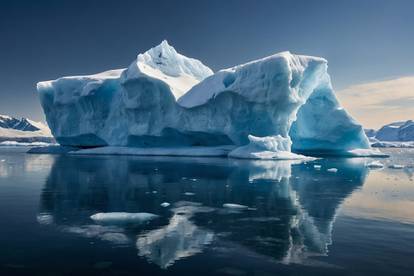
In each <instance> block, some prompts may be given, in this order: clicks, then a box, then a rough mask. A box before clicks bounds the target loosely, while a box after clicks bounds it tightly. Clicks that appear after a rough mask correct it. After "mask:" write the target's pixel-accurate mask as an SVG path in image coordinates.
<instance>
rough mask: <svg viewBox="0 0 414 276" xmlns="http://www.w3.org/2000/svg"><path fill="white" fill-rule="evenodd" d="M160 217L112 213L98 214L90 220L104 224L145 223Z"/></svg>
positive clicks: (145, 214)
mask: <svg viewBox="0 0 414 276" xmlns="http://www.w3.org/2000/svg"><path fill="white" fill-rule="evenodd" d="M157 217H158V215H155V214H151V213H126V212H111V213H97V214H94V215H92V216H90V218H91V219H92V220H94V221H96V222H102V223H116V224H118V223H143V222H147V221H150V220H153V219H155V218H157Z"/></svg>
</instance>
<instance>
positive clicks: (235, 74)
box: [37, 41, 369, 158]
mask: <svg viewBox="0 0 414 276" xmlns="http://www.w3.org/2000/svg"><path fill="white" fill-rule="evenodd" d="M37 87H38V91H39V96H40V100H41V103H42V106H43V109H44V111H45V114H46V118H47V121H48V124H49V126H50V128H51V130H52V133H53V135H54V136H55V137H56V139H57V141H58V142H59V143H60V144H62V145H70V146H78V147H96V146H106V145H111V146H129V147H172V146H217V145H235V146H244V147H243V148H242V149H239V150H238V151H237V152H236V153H237V154H234V155H235V157H253V158H261V157H260V156H259V157H257V155H254V154H253V156H252V154H251V152H252V150H253V151H255V150H256V151H260V150H261V149H263V148H264V149H266V151H268V152H272V151H273V152H280V151H282V152H290V151H291V149H293V150H294V151H297V152H321V151H323V152H329V153H331V152H334V153H343V152H347V151H350V150H353V149H357V148H365V149H366V148H369V143H368V140H367V138H366V136H365V134H364V132H363V129H362V127H361V126H360V125H359V124H358V123H356V122H355V121H354V120H353V119H352V118H351V117H350V116H349V115H348V114H347V113H346V111H345V110H343V109H342V108H341V107H340V105H339V103H338V101H337V99H336V97H335V95H334V92H333V89H332V86H331V82H330V78H329V75H328V73H327V62H326V60H324V59H322V58H317V57H309V56H299V55H293V54H291V53H289V52H283V53H279V54H276V55H273V56H269V57H266V58H263V59H260V60H256V61H252V62H249V63H246V64H243V65H239V66H235V67H233V68H230V69H225V70H221V71H219V72H217V73H215V74H213V72H212V71H211V70H210V69H209V68H208V67H206V66H205V65H203V64H202V63H201V62H200V61H198V60H195V59H191V58H187V57H185V56H183V55H181V54H178V53H177V52H176V51H175V49H174V48H173V47H171V46H170V45H168V43H167V42H166V41H163V42H162V43H161V44H160V45H158V46H157V47H154V48H152V49H150V50H149V51H147V52H145V53H144V54H139V55H138V57H137V59H136V60H135V61H134V62H133V63H132V64H131V65H130V66H129V67H128V68H127V69H121V70H114V71H108V72H104V73H101V74H97V75H91V76H79V77H64V78H60V79H57V80H54V81H46V82H40V83H38V86H37ZM244 151H247V152H244ZM255 156H256V157H255ZM266 156H269V155H266ZM271 158H275V156H273V157H271ZM276 158H278V156H276Z"/></svg>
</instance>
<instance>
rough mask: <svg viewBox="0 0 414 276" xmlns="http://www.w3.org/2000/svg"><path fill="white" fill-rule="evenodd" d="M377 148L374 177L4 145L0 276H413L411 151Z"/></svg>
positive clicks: (280, 165)
mask: <svg viewBox="0 0 414 276" xmlns="http://www.w3.org/2000/svg"><path fill="white" fill-rule="evenodd" d="M388 152H389V153H391V155H392V157H391V158H389V159H383V160H380V161H381V162H383V163H384V164H385V165H386V168H384V169H382V170H369V169H367V168H366V166H365V163H366V162H369V159H333V158H331V159H320V160H316V161H313V162H307V163H295V162H287V161H284V162H275V161H243V160H229V159H224V158H221V159H215V158H160V157H159V158H155V157H151V158H144V157H131V156H124V157H122V156H79V157H76V156H59V155H30V154H25V153H24V151H23V150H20V152H17V151H16V150H15V149H13V150H11V149H4V148H2V149H0V221H1V224H0V275H412V273H413V271H414V262H413V261H412V260H413V256H414V182H413V171H414V169H413V168H412V167H410V165H413V164H414V151H413V150H411V151H410V150H388ZM392 163H394V164H396V163H398V164H403V165H406V168H405V169H399V170H397V169H389V168H387V165H388V164H392ZM314 165H320V166H321V167H320V168H318V166H316V167H314ZM407 165H408V166H407ZM329 168H336V169H338V171H337V172H332V171H327V169H329ZM163 202H168V203H170V206H168V207H161V206H160V205H161V203H163ZM229 203H231V204H239V205H243V206H246V207H244V208H243V207H240V206H239V208H228V207H224V206H228V205H225V204H229ZM223 205H224V206H223ZM230 207H231V206H230ZM98 212H131V213H137V212H148V213H153V214H157V215H159V217H158V218H156V219H154V220H152V221H148V222H142V223H117V224H100V223H98V222H95V221H93V220H92V219H91V218H90V216H91V215H93V214H95V213H98Z"/></svg>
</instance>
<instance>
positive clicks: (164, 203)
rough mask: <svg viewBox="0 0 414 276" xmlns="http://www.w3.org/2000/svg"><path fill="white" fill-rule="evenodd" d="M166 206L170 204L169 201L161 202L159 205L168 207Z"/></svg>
mask: <svg viewBox="0 0 414 276" xmlns="http://www.w3.org/2000/svg"><path fill="white" fill-rule="evenodd" d="M168 206H170V203H168V202H163V203H161V207H164V208H165V207H168Z"/></svg>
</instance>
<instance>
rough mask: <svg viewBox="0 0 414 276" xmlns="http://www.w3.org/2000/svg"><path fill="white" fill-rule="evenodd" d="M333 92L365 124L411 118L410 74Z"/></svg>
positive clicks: (412, 88) (412, 81) (413, 109)
mask: <svg viewBox="0 0 414 276" xmlns="http://www.w3.org/2000/svg"><path fill="white" fill-rule="evenodd" d="M336 95H337V97H338V99H339V101H340V102H341V104H342V105H343V107H344V108H345V109H346V110H347V111H348V112H349V113H350V114H351V115H352V116H353V117H354V118H355V119H356V120H357V121H358V122H360V123H361V124H362V125H363V126H364V127H365V128H374V129H378V128H379V127H381V126H383V125H385V124H388V123H391V122H395V121H405V120H410V119H411V120H413V119H414V76H408V77H401V78H396V79H391V80H384V81H377V82H369V83H364V84H357V85H352V86H349V87H347V88H345V89H343V90H340V91H338V92H337V93H336Z"/></svg>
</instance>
